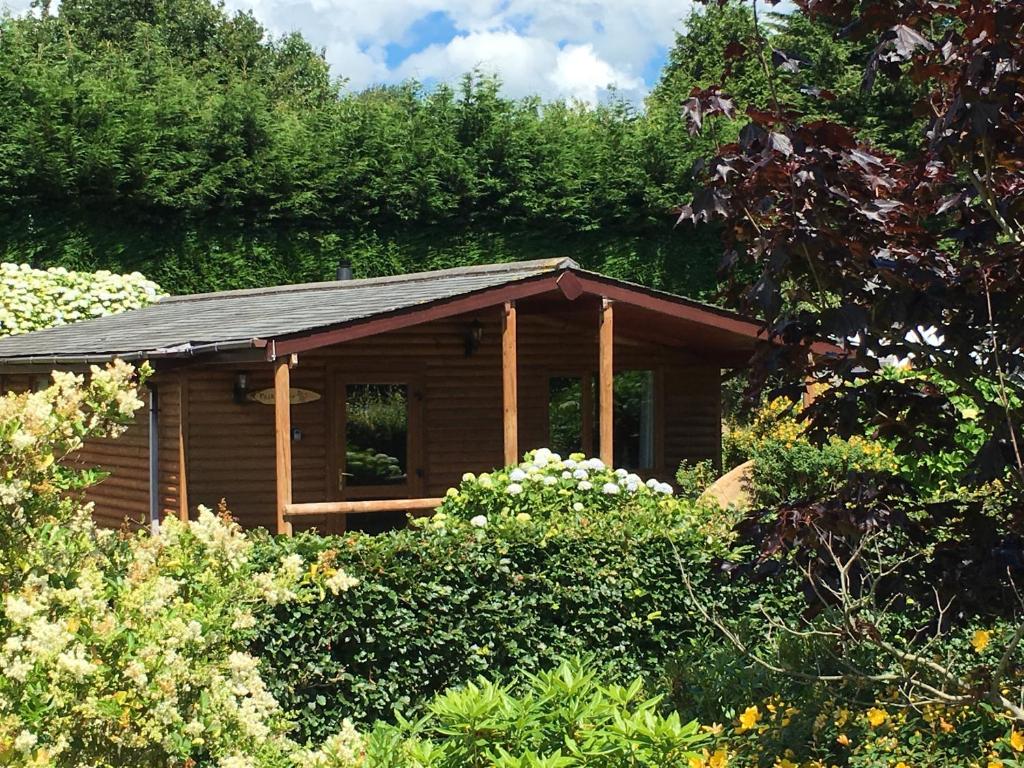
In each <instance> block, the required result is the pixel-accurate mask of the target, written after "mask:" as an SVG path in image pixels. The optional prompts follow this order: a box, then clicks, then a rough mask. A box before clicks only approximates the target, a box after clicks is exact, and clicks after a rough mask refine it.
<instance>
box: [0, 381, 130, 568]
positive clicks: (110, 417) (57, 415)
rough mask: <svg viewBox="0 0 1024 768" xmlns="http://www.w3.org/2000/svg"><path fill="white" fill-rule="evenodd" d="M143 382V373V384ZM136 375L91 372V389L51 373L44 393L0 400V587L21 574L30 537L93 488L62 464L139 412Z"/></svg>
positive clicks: (86, 475)
mask: <svg viewBox="0 0 1024 768" xmlns="http://www.w3.org/2000/svg"><path fill="white" fill-rule="evenodd" d="M146 375H147V372H146V371H143V372H142V377H143V378H144V377H145V376H146ZM138 386H139V378H138V376H137V373H136V371H135V369H134V368H133V367H132V366H130V365H127V364H125V363H123V362H121V361H115V362H114V363H112V364H110V365H108V366H107V367H106V368H98V367H95V366H94V367H93V368H92V371H91V374H90V376H89V380H88V382H86V381H85V377H83V376H81V375H76V374H73V373H62V372H58V371H54V373H53V384H51V385H50V386H49V387H47V388H46V389H44V390H41V391H38V392H31V393H25V394H13V393H9V394H6V395H4V396H2V397H0V551H3V552H4V553H5V554H6V555H7V557H5V558H3V559H2V560H0V586H2V585H4V584H5V579H6V578H9V577H10V576H11V575H12V574H14V573H18V572H19V570H20V568H19V562H20V558H21V556H22V555H23V554H24V551H25V547H26V545H27V543H28V542H29V540H30V537H31V535H32V534H33V532H34V531H36V530H37V529H38V528H39V526H41V525H43V524H44V523H59V522H62V521H65V520H68V519H70V518H71V517H73V516H74V515H75V513H76V511H77V510H78V509H79V506H80V501H79V499H77V498H76V497H75V495H74V491H76V490H79V489H81V488H84V487H85V486H87V485H88V484H89V483H90V482H92V481H93V480H95V478H96V474H95V473H93V472H82V471H77V470H74V469H72V468H71V467H69V466H67V465H66V464H65V463H64V461H63V460H64V459H65V458H66V457H67V456H68V455H69V454H70V453H72V452H74V451H76V450H77V449H78V448H80V447H81V446H82V443H83V441H84V440H85V439H87V438H91V437H116V436H117V435H118V434H120V433H121V432H123V431H124V430H125V429H126V424H127V423H128V422H130V421H131V419H132V416H133V414H134V413H135V411H136V410H138V409H139V408H140V407H142V401H141V400H140V399H139V393H138Z"/></svg>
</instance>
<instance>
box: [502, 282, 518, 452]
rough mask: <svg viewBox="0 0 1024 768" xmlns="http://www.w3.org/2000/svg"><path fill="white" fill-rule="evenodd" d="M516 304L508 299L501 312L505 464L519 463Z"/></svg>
mask: <svg viewBox="0 0 1024 768" xmlns="http://www.w3.org/2000/svg"><path fill="white" fill-rule="evenodd" d="M517 365H518V363H517V359H516V305H515V302H514V301H506V302H505V306H504V309H503V310H502V313H501V394H502V417H503V425H504V443H505V466H512V465H515V464H518V463H519V402H518V399H519V398H518V390H519V384H518V378H517V374H516V367H517Z"/></svg>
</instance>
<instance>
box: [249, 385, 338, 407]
mask: <svg viewBox="0 0 1024 768" xmlns="http://www.w3.org/2000/svg"><path fill="white" fill-rule="evenodd" d="M249 399H250V400H252V401H253V402H254V403H262V404H263V405H273V404H274V388H273V387H268V388H267V389H260V390H257V391H256V392H250V393H249ZM319 399H320V393H319V392H314V391H313V390H312V389H300V388H299V387H292V388H291V389H289V390H288V402H290V403H291V404H292V405H302V404H303V403H312V402H313V401H314V400H319Z"/></svg>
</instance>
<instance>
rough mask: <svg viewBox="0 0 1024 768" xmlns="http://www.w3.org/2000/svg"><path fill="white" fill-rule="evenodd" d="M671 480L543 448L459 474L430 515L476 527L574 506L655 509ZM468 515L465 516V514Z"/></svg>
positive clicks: (666, 498) (596, 511) (668, 495)
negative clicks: (510, 463) (499, 465)
mask: <svg viewBox="0 0 1024 768" xmlns="http://www.w3.org/2000/svg"><path fill="white" fill-rule="evenodd" d="M674 503H675V500H674V499H673V497H672V486H670V485H669V484H668V483H664V482H660V481H658V480H655V479H650V480H647V481H646V482H644V480H643V479H642V478H641V477H640V476H639V475H637V474H634V473H632V472H629V471H627V470H625V469H613V468H611V467H607V466H605V464H604V462H602V461H601V460H600V459H597V458H587V457H586V456H584V455H583V454H582V453H574V454H571V455H570V456H569V457H568V458H565V459H563V458H562V457H561V456H560V455H559V454H557V453H553V452H552V451H551V450H549V449H547V448H538V449H537V450H535V451H530V452H529V453H527V454H526V455H525V456H524V457H523V461H522V463H521V464H519V465H518V466H515V467H505V468H504V469H500V470H496V471H494V472H484V473H481V474H480V475H475V474H473V473H472V472H468V473H466V474H465V475H463V476H462V482H461V483H460V484H459V486H458V488H450V489H449V490H448V493H447V494H446V496H445V499H444V502H443V503H442V504H441V506H440V507H439V509H438V512H437V514H436V515H435V516H434V518H433V519H432V521H431V524H432V525H435V526H439V525H442V524H443V523H444V520H445V518H447V517H448V516H452V517H456V518H459V517H461V518H466V519H469V521H470V523H471V524H472V525H474V526H476V527H481V528H482V527H486V526H487V525H489V524H491V523H494V522H498V521H508V520H510V519H516V520H518V521H519V522H524V521H526V520H529V519H530V518H531V517H534V516H538V517H540V518H542V519H543V518H547V517H550V516H551V515H553V514H559V513H566V512H574V513H577V514H582V513H587V514H590V515H595V516H596V515H600V513H601V512H604V511H607V510H609V509H612V508H620V507H623V506H642V507H646V508H650V509H656V508H658V507H659V506H661V507H665V506H672V505H673V504H674ZM467 515H468V517H467Z"/></svg>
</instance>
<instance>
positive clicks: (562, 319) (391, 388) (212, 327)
mask: <svg viewBox="0 0 1024 768" xmlns="http://www.w3.org/2000/svg"><path fill="white" fill-rule="evenodd" d="M759 335H760V326H759V325H758V324H757V323H756V322H754V321H752V320H750V319H747V318H744V317H741V316H739V315H736V314H734V313H731V312H727V311H724V310H721V309H718V308H715V307H712V306H708V305H705V304H701V303H698V302H695V301H692V300H689V299H686V298H683V297H680V296H675V295H671V294H667V293H663V292H659V291H655V290H651V289H649V288H644V287H642V286H639V285H634V284H631V283H628V282H624V281H621V280H614V279H611V278H608V277H604V276H602V275H600V274H596V273H593V272H589V271H586V270H583V269H581V268H580V267H579V266H578V265H577V264H576V263H575V262H573V261H571V260H569V259H561V260H544V261H531V262H519V263H512V264H495V265H487V266H475V267H466V268H458V269H446V270H440V271H435V272H425V273H419V274H410V275H402V276H396V277H381V278H371V279H365V280H351V279H350V280H339V281H333V282H323V283H312V284H304V285H284V286H278V287H273V288H263V289H255V290H239V291H224V292H220V293H210V294H200V295H191V296H178V297H173V298H167V299H164V300H162V301H160V302H158V303H157V304H154V305H152V306H150V307H147V308H145V309H140V310H135V311H131V312H126V313H123V314H120V315H115V316H111V317H105V318H99V319H95V320H87V321H84V322H79V323H75V324H72V325H67V326H63V327H58V328H51V329H47V330H43V331H38V332H35V333H29V334H24V335H20V336H10V337H7V338H3V339H0V376H2V380H0V387H2V388H4V389H15V390H17V389H25V388H29V387H33V386H41V385H44V384H45V383H46V380H47V378H48V374H49V372H50V371H51V370H53V369H55V368H59V369H68V370H86V369H87V368H88V366H89V365H91V364H102V363H103V362H105V361H109V360H110V359H112V358H115V357H120V358H122V359H124V360H127V361H129V362H133V363H139V362H141V361H143V360H148V361H149V362H150V364H151V365H152V366H153V368H154V369H155V375H154V376H153V378H152V379H151V380H150V382H149V386H148V394H147V408H146V409H143V410H142V411H140V412H139V414H138V416H137V419H136V423H135V424H134V425H133V426H132V427H131V428H130V429H129V431H128V432H127V433H126V434H125V435H124V436H123V437H121V438H119V439H117V440H109V441H108V440H102V441H93V442H90V443H89V444H88V445H87V446H86V447H85V448H84V449H83V451H82V452H81V455H80V456H79V457H78V461H81V462H83V463H85V464H87V465H90V466H96V465H98V466H101V467H102V468H104V469H105V470H107V471H109V476H108V477H106V479H104V480H103V481H102V482H100V483H99V484H98V485H96V486H95V487H94V488H92V489H91V490H90V491H89V497H90V498H91V499H92V500H93V501H94V502H95V508H96V515H97V517H98V518H99V520H100V521H101V522H103V523H105V524H109V525H121V524H123V523H124V521H125V520H126V519H127V520H129V521H132V522H133V523H135V524H138V525H146V524H150V523H152V522H154V521H156V520H159V519H160V518H161V517H162V516H164V515H179V516H181V517H182V518H186V517H187V516H188V515H189V514H191V513H192V512H193V511H194V510H195V508H196V506H197V505H200V504H204V505H207V506H211V507H212V506H216V505H217V503H218V502H219V501H220V500H221V499H226V500H227V503H228V505H229V507H230V509H231V510H232V512H233V513H234V514H235V515H236V516H237V518H238V519H239V521H240V522H241V523H242V524H243V525H244V526H246V527H255V526H265V527H267V528H269V529H271V530H275V531H278V532H280V533H288V532H290V531H291V530H292V527H293V526H294V527H295V528H299V527H303V528H305V527H311V526H313V527H316V528H318V529H319V530H323V531H339V530H343V529H345V528H346V527H349V528H361V529H365V530H379V529H382V528H385V527H388V526H391V525H395V524H400V523H401V521H402V520H404V519H405V514H406V513H407V512H408V511H416V510H426V509H430V508H432V507H433V506H435V505H436V504H437V503H438V502H439V500H440V499H439V497H441V496H442V495H443V494H444V492H445V490H446V489H447V488H449V487H451V486H453V485H455V484H457V483H458V482H459V479H460V477H461V476H462V474H463V473H464V472H467V471H473V472H480V471H484V470H487V469H490V468H493V467H496V466H501V465H508V464H514V463H516V462H518V461H519V460H520V458H521V452H523V451H524V450H526V449H530V448H535V447H540V446H550V447H552V448H553V449H555V450H558V451H561V452H568V451H571V450H581V451H583V452H584V453H587V454H588V455H599V456H600V457H601V458H602V459H603V460H604V461H605V462H606V463H609V464H614V465H616V466H624V467H626V468H627V469H630V470H635V471H636V472H638V473H640V474H641V475H646V476H657V477H659V478H665V479H671V477H672V476H673V474H674V472H675V469H676V468H677V467H678V465H679V463H680V462H681V461H683V460H699V459H712V460H715V461H717V460H718V459H719V456H720V453H721V451H720V447H721V396H720V395H721V391H720V387H721V372H722V370H723V369H728V368H735V367H737V366H742V365H744V364H746V363H747V361H748V360H749V358H750V356H751V353H752V350H753V347H754V344H755V343H756V341H757V339H758V337H759Z"/></svg>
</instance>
